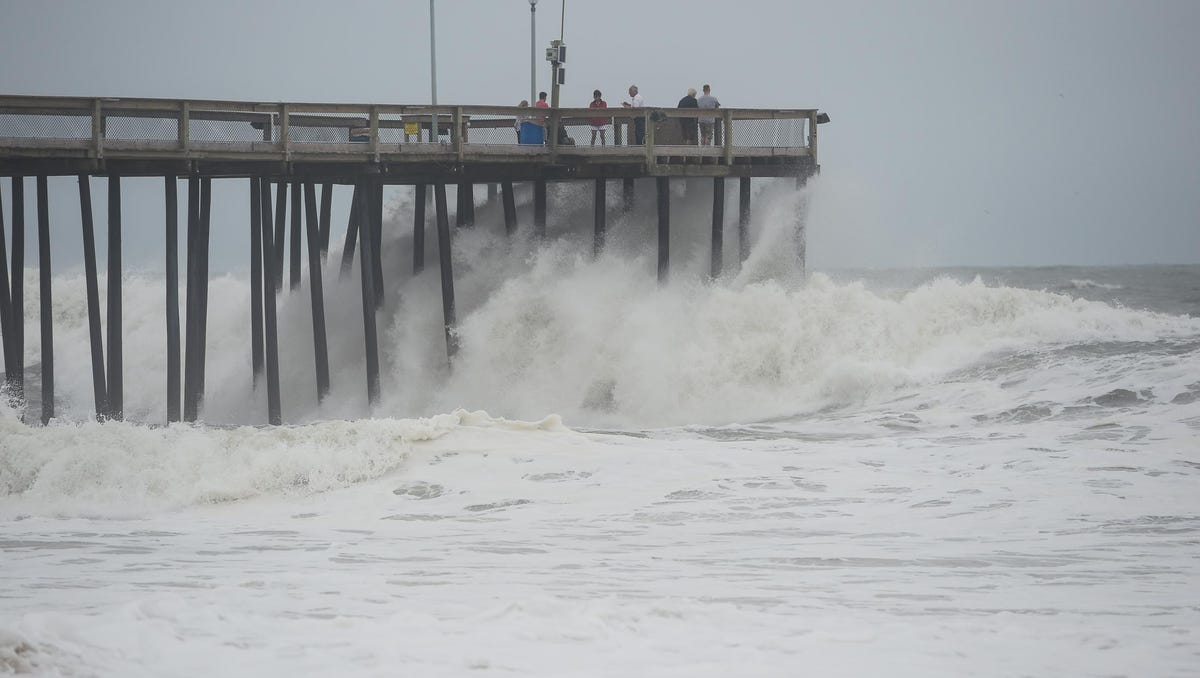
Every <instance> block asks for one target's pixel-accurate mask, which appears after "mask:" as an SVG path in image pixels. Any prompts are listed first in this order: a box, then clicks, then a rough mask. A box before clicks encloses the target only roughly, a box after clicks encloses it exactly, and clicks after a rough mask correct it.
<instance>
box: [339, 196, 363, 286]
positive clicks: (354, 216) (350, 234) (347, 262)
mask: <svg viewBox="0 0 1200 678" xmlns="http://www.w3.org/2000/svg"><path fill="white" fill-rule="evenodd" d="M358 193H359V190H358V184H355V185H354V193H353V195H351V196H350V217H349V218H348V219H346V241H345V242H344V243H342V268H341V271H340V273H339V276H338V277H339V278H345V277H346V276H347V275H350V268H351V267H352V266H353V265H354V244H355V242H356V241H357V239H358V222H359V219H358V212H359V208H358V204H359V200H358Z"/></svg>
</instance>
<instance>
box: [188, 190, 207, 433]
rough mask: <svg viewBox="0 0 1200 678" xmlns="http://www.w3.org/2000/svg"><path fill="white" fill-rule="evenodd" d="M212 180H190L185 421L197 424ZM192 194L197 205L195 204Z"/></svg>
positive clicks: (201, 397) (201, 394)
mask: <svg viewBox="0 0 1200 678" xmlns="http://www.w3.org/2000/svg"><path fill="white" fill-rule="evenodd" d="M211 192H212V179H210V178H208V177H203V178H198V177H196V176H192V177H191V178H190V179H189V181H188V193H189V195H188V207H189V212H191V213H192V214H190V215H189V221H190V222H191V223H189V224H188V231H189V233H188V281H187V289H188V294H187V296H188V309H187V314H186V315H187V318H186V320H187V329H186V333H187V337H186V345H185V347H184V368H183V419H184V421H189V422H194V421H196V418H197V417H198V416H199V413H200V409H201V408H202V407H203V401H204V357H205V356H204V348H205V343H206V341H205V335H206V333H207V332H206V327H205V325H206V323H207V316H208V220H209V218H210V214H211V205H212V203H211V200H212V193H211ZM193 194H194V195H195V203H194V204H193Z"/></svg>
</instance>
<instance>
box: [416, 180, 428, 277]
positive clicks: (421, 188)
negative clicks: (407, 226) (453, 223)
mask: <svg viewBox="0 0 1200 678" xmlns="http://www.w3.org/2000/svg"><path fill="white" fill-rule="evenodd" d="M414 190H415V191H416V194H415V195H414V196H413V275H417V274H418V273H420V272H421V271H424V270H425V192H426V185H425V184H417V185H416V186H415V187H414Z"/></svg>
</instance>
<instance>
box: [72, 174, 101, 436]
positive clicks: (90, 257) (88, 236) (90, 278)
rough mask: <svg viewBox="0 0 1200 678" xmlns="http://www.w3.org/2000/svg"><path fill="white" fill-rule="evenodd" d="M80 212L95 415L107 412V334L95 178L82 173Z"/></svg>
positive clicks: (97, 416) (80, 177)
mask: <svg viewBox="0 0 1200 678" xmlns="http://www.w3.org/2000/svg"><path fill="white" fill-rule="evenodd" d="M79 216H80V221H81V222H82V225H83V275H84V278H85V282H86V285H87V307H88V340H89V343H90V345H91V349H92V398H93V400H94V402H95V405H96V418H97V419H103V418H104V417H107V416H108V387H107V386H106V384H107V379H106V378H105V363H104V335H103V333H102V331H101V329H100V290H99V283H98V281H97V273H96V234H95V224H94V223H93V219H92V179H91V177H89V176H88V175H86V174H80V175H79Z"/></svg>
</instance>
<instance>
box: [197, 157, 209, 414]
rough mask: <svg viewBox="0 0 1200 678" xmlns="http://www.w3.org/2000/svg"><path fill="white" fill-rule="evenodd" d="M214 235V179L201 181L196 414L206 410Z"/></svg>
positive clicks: (204, 178)
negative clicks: (210, 261)
mask: <svg viewBox="0 0 1200 678" xmlns="http://www.w3.org/2000/svg"><path fill="white" fill-rule="evenodd" d="M211 233H212V178H211V177H202V178H201V179H200V252H199V253H198V254H199V257H200V271H199V278H200V291H199V295H198V304H197V309H196V318H197V320H198V321H199V322H198V324H199V329H200V337H199V343H198V344H197V346H198V348H199V350H198V351H197V352H196V412H197V414H199V412H200V411H201V410H203V409H204V392H205V389H204V375H205V362H206V358H207V355H208V351H207V347H208V277H209V276H208V256H209V241H210V240H211V237H210V234H211Z"/></svg>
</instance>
